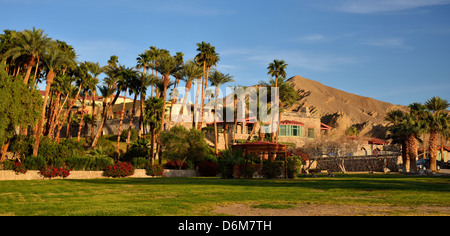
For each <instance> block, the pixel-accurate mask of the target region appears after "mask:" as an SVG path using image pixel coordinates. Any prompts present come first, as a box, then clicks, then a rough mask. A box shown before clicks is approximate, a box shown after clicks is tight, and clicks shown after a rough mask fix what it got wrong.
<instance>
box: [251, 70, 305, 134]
mask: <svg viewBox="0 0 450 236" xmlns="http://www.w3.org/2000/svg"><path fill="white" fill-rule="evenodd" d="M259 83H260V85H261V86H264V87H267V93H268V95H267V96H268V97H269V98H270V99H271V98H272V96H271V88H273V87H276V88H278V93H277V94H276V95H275V96H278V99H279V110H278V123H279V122H281V112H283V111H284V110H285V109H286V108H288V107H291V106H292V105H293V104H294V103H296V102H297V101H298V100H299V99H300V94H299V93H298V91H296V90H295V88H294V86H293V85H292V83H291V82H289V81H288V80H286V78H285V77H279V78H278V80H277V79H275V80H274V79H270V80H269V83H266V82H264V81H260V82H259ZM275 92H276V90H275ZM270 99H269V100H270ZM270 102H272V101H270ZM273 115H274V114H273ZM274 119H275V118H274ZM279 132H280V124H278V125H277V131H276V133H272V137H271V140H272V142H274V141H275V142H278V135H279ZM275 137H276V140H275Z"/></svg>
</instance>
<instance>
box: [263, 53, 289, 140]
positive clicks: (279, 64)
mask: <svg viewBox="0 0 450 236" xmlns="http://www.w3.org/2000/svg"><path fill="white" fill-rule="evenodd" d="M287 66H288V64H286V62H285V61H284V60H276V59H275V60H273V62H271V63H269V66H268V67H267V70H269V71H268V72H267V74H269V75H270V76H272V77H275V83H274V85H275V88H278V78H280V77H284V78H285V77H286V67H287ZM275 93H277V92H275ZM276 96H278V94H275V97H276ZM280 100H281V99H280ZM280 108H281V106H280ZM279 112H281V110H279ZM279 117H281V115H279ZM274 119H275V117H274ZM280 121H281V120H280ZM277 127H278V128H277V134H278V132H279V131H280V126H279V125H277ZM275 136H276V137H277V142H278V135H275V134H273V133H272V142H274V140H275Z"/></svg>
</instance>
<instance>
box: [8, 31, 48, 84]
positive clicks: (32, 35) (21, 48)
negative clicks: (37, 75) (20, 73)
mask: <svg viewBox="0 0 450 236" xmlns="http://www.w3.org/2000/svg"><path fill="white" fill-rule="evenodd" d="M47 36H48V35H47V34H44V30H43V29H36V28H35V27H33V29H32V30H29V29H27V30H24V31H22V32H19V33H17V34H15V40H14V45H13V46H12V47H11V48H10V49H9V50H8V51H6V52H5V56H6V57H11V58H12V59H13V60H15V59H16V58H18V57H24V58H26V61H25V62H26V65H27V73H26V75H25V78H24V83H25V84H28V80H29V78H30V74H31V70H32V68H33V67H35V66H36V70H37V66H39V60H40V59H41V57H42V56H43V55H44V53H45V51H46V50H47V49H48V47H49V46H50V44H51V43H52V40H51V38H48V37H47Z"/></svg>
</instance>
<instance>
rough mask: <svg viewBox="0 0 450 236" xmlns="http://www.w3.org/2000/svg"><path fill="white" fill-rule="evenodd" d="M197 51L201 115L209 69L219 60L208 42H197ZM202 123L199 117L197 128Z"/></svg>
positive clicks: (199, 127) (214, 49)
mask: <svg viewBox="0 0 450 236" xmlns="http://www.w3.org/2000/svg"><path fill="white" fill-rule="evenodd" d="M197 47H198V48H197V52H199V53H198V54H197V55H196V56H195V60H196V61H197V63H198V64H199V65H202V66H203V77H202V84H201V86H202V87H201V89H202V97H201V115H202V116H203V110H204V103H205V91H206V87H207V84H208V75H209V69H210V68H211V67H212V66H215V65H216V64H217V62H218V61H219V59H220V58H219V54H218V53H217V52H216V48H215V47H214V46H211V44H210V43H206V42H204V41H203V42H201V43H197ZM202 124H203V119H200V121H199V122H198V125H197V129H198V130H201V128H202Z"/></svg>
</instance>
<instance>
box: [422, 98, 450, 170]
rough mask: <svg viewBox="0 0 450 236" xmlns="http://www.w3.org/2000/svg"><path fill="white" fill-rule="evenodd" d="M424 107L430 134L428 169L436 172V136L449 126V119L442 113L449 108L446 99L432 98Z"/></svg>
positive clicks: (449, 105) (449, 104)
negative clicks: (426, 111)
mask: <svg viewBox="0 0 450 236" xmlns="http://www.w3.org/2000/svg"><path fill="white" fill-rule="evenodd" d="M425 107H426V109H427V110H428V111H429V114H428V115H427V116H426V125H427V130H428V132H429V133H430V139H429V146H428V148H429V153H430V169H431V170H432V171H436V159H437V152H438V135H439V133H442V132H443V131H444V130H445V129H446V127H448V126H449V118H448V115H447V114H446V113H444V112H443V111H444V110H445V109H447V108H448V107H450V103H449V102H448V101H447V99H442V98H440V97H433V98H431V99H429V100H427V101H426V102H425Z"/></svg>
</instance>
